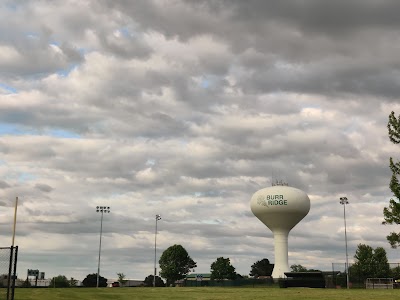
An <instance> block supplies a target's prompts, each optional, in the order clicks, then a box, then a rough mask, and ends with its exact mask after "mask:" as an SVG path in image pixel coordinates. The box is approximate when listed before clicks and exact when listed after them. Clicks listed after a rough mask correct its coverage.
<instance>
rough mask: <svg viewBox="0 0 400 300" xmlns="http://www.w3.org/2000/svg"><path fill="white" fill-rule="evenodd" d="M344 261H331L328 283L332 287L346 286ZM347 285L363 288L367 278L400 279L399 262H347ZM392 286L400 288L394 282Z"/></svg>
mask: <svg viewBox="0 0 400 300" xmlns="http://www.w3.org/2000/svg"><path fill="white" fill-rule="evenodd" d="M346 269H347V268H346V264H345V263H333V264H332V275H331V276H330V283H331V286H332V287H342V288H345V287H347V272H346ZM348 272H349V287H350V288H365V282H366V280H367V278H393V280H394V281H396V280H399V279H400V263H387V264H363V265H359V264H349V268H348ZM394 288H400V286H398V283H397V282H395V284H394Z"/></svg>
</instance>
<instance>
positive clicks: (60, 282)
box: [49, 275, 70, 288]
mask: <svg viewBox="0 0 400 300" xmlns="http://www.w3.org/2000/svg"><path fill="white" fill-rule="evenodd" d="M49 286H50V287H56V288H66V287H70V284H69V280H68V278H67V277H65V276H64V275H58V276H56V277H53V278H52V279H51V281H50V284H49Z"/></svg>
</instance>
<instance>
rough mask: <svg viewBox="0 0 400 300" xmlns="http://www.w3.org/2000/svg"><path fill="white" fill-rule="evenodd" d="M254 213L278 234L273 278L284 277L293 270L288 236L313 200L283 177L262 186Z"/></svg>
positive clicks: (255, 198)
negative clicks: (270, 185)
mask: <svg viewBox="0 0 400 300" xmlns="http://www.w3.org/2000/svg"><path fill="white" fill-rule="evenodd" d="M250 207H251V211H252V212H253V214H254V215H255V216H256V217H257V218H258V219H259V220H260V221H261V222H263V223H264V224H265V225H266V226H267V227H268V228H269V229H270V230H271V231H272V233H273V234H274V247H275V266H274V270H273V272H272V277H273V278H274V279H275V280H276V279H278V278H283V277H284V276H285V274H284V273H285V272H289V271H290V269H289V261H288V236H289V232H290V230H291V229H292V228H293V227H294V226H296V225H297V223H299V222H300V221H301V220H302V219H303V218H304V217H305V216H306V215H307V214H308V212H309V211H310V199H309V198H308V196H307V194H306V193H305V192H303V191H301V190H299V189H296V188H293V187H289V186H288V184H287V183H285V182H283V181H282V180H280V181H278V180H277V181H276V182H274V183H273V184H272V187H268V188H264V189H261V190H259V191H257V192H255V193H254V195H253V196H252V197H251V201H250Z"/></svg>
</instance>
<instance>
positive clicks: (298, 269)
mask: <svg viewBox="0 0 400 300" xmlns="http://www.w3.org/2000/svg"><path fill="white" fill-rule="evenodd" d="M290 268H291V269H292V272H307V268H306V267H303V266H302V265H291V266H290Z"/></svg>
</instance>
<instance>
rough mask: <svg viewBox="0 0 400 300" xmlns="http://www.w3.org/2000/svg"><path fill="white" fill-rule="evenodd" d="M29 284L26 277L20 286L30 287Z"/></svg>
mask: <svg viewBox="0 0 400 300" xmlns="http://www.w3.org/2000/svg"><path fill="white" fill-rule="evenodd" d="M31 286H32V285H31V282H30V281H29V279H28V277H26V279H25V281H24V283H23V284H22V287H31Z"/></svg>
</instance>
